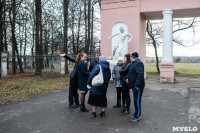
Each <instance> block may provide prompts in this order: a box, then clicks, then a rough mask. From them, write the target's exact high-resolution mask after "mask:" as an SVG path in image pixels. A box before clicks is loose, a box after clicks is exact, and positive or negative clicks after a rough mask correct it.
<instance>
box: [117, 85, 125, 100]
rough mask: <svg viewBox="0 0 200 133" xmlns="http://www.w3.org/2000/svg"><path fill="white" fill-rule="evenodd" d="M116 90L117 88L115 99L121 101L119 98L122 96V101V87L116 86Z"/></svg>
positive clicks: (123, 97) (123, 96)
mask: <svg viewBox="0 0 200 133" xmlns="http://www.w3.org/2000/svg"><path fill="white" fill-rule="evenodd" d="M116 90H117V100H119V101H120V102H121V98H122V101H124V100H125V95H124V92H123V91H122V87H116Z"/></svg>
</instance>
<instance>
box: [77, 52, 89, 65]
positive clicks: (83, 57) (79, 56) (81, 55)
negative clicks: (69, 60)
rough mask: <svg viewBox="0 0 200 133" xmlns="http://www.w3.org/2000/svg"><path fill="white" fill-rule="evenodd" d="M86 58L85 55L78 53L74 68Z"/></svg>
mask: <svg viewBox="0 0 200 133" xmlns="http://www.w3.org/2000/svg"><path fill="white" fill-rule="evenodd" d="M86 58H87V55H86V53H84V52H83V53H79V54H78V55H77V56H76V66H78V63H79V62H80V61H85V60H86Z"/></svg>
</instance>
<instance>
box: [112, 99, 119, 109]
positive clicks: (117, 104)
mask: <svg viewBox="0 0 200 133" xmlns="http://www.w3.org/2000/svg"><path fill="white" fill-rule="evenodd" d="M119 107H121V100H120V99H117V103H116V105H114V106H113V108H119Z"/></svg>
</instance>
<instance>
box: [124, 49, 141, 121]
mask: <svg viewBox="0 0 200 133" xmlns="http://www.w3.org/2000/svg"><path fill="white" fill-rule="evenodd" d="M131 62H132V64H131V66H130V68H129V72H128V77H127V80H126V81H127V83H128V84H129V86H130V88H131V89H132V90H133V95H134V106H135V113H134V114H133V115H132V118H131V121H132V122H136V121H138V120H140V119H141V100H142V94H143V90H144V87H145V80H144V64H143V62H142V61H141V60H140V59H138V53H137V52H134V53H132V54H131Z"/></svg>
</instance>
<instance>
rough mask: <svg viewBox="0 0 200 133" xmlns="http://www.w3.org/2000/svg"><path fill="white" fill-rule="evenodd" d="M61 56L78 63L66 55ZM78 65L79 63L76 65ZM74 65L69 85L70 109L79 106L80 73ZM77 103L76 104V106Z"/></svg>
mask: <svg viewBox="0 0 200 133" xmlns="http://www.w3.org/2000/svg"><path fill="white" fill-rule="evenodd" d="M60 56H62V57H65V58H66V59H68V60H69V61H71V62H73V63H76V60H75V59H73V58H70V57H69V56H68V55H66V54H60ZM76 64H77V63H76ZM76 64H75V65H74V69H73V71H72V72H71V74H70V83H69V107H70V108H77V107H78V106H79V105H80V104H79V94H78V92H77V91H78V71H77V65H76ZM74 102H75V104H74Z"/></svg>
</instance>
